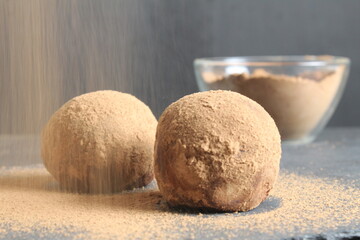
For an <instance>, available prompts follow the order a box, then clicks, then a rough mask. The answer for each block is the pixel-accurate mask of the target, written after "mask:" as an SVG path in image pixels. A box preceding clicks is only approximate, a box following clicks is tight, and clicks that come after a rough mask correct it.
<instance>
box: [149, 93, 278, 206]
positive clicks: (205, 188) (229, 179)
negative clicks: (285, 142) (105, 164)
mask: <svg viewBox="0 0 360 240" xmlns="http://www.w3.org/2000/svg"><path fill="white" fill-rule="evenodd" d="M280 157H281V144H280V136H279V132H278V129H277V128H276V125H275V123H274V121H273V119H272V118H271V117H270V115H269V114H268V113H267V112H266V111H265V110H264V109H263V108H262V107H261V106H260V105H259V104H257V103H256V102H254V101H252V100H251V99H249V98H247V97H245V96H242V95H241V94H239V93H235V92H230V91H209V92H202V93H195V94H191V95H188V96H185V97H183V98H181V99H180V100H178V101H177V102H175V103H173V104H171V105H170V106H169V107H168V108H167V109H166V110H165V111H164V113H163V114H162V115H161V117H160V120H159V124H158V127H157V132H156V141H155V177H156V180H157V182H158V186H159V189H160V191H161V193H162V194H163V196H164V198H165V199H166V200H167V202H168V203H169V204H170V205H172V206H187V207H193V208H209V209H214V210H217V211H247V210H250V209H253V208H255V207H257V206H258V205H259V204H260V203H261V202H262V201H264V200H265V199H266V197H267V196H268V195H269V191H270V190H271V189H272V187H273V185H274V182H275V180H276V177H277V175H278V172H279V163H280Z"/></svg>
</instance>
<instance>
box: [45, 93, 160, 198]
mask: <svg viewBox="0 0 360 240" xmlns="http://www.w3.org/2000/svg"><path fill="white" fill-rule="evenodd" d="M156 125H157V121H156V119H155V117H154V115H153V114H152V112H151V110H150V109H149V108H148V107H147V106H146V105H145V104H144V103H143V102H141V101H140V100H138V99H137V98H136V97H134V96H132V95H130V94H125V93H121V92H116V91H98V92H92V93H87V94H84V95H81V96H78V97H75V98H73V99H71V100H70V101H68V102H67V103H65V104H64V105H63V106H62V107H61V108H60V109H59V110H58V111H57V112H55V113H54V115H53V116H52V117H51V118H50V120H49V122H48V123H47V124H46V126H45V127H44V129H43V131H42V136H41V137H42V139H41V155H42V158H43V162H44V164H45V166H46V168H47V169H48V171H49V172H50V173H51V174H52V175H53V176H54V177H55V178H56V179H57V180H58V181H59V183H60V185H61V186H62V187H63V188H65V189H67V190H69V191H75V192H86V193H111V192H117V191H121V190H124V189H131V188H135V187H141V186H144V185H147V184H148V183H150V182H151V180H152V179H153V152H154V151H153V146H154V141H155V131H156Z"/></svg>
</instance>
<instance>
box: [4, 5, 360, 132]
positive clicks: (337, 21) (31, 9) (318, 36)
mask: <svg viewBox="0 0 360 240" xmlns="http://www.w3.org/2000/svg"><path fill="white" fill-rule="evenodd" d="M359 12H360V1H358V0H343V1H338V0H316V1H314V0H303V1H295V0H273V1H269V0H257V1H253V0H242V1H240V0H226V1H220V0H218V1H214V0H196V1H195V0H182V1H178V0H123V1H115V0H105V1H98V0H61V1H56V0H38V1H35V0H28V1H24V0H0V113H1V115H0V120H1V124H0V133H7V134H12V133H38V132H39V131H40V129H41V127H42V126H43V124H44V123H45V122H46V121H47V120H48V118H49V117H50V115H51V114H52V113H53V112H54V111H55V110H56V109H57V108H58V107H59V106H61V105H62V104H63V103H64V102H66V101H67V100H69V99H70V98H72V97H74V96H76V95H79V94H81V93H84V92H89V91H94V90H100V89H114V90H119V91H124V92H129V93H132V94H134V95H136V96H137V97H138V98H140V99H141V100H143V101H144V102H146V103H147V104H148V105H149V106H150V107H151V109H152V110H153V111H154V113H155V115H156V116H159V115H160V114H161V112H162V111H163V110H164V108H165V107H166V106H167V105H168V104H170V103H171V102H172V101H175V100H177V99H178V98H180V97H182V96H184V95H186V94H189V93H192V92H195V91H198V89H197V86H196V83H195V79H194V74H193V67H192V61H193V59H194V58H197V57H208V56H229V55H232V56H235V55H242V56H244V55H304V54H330V55H338V56H346V57H349V58H351V60H352V67H351V72H350V79H349V82H348V85H347V87H346V90H345V94H344V97H343V99H342V101H341V102H340V105H339V108H338V109H337V111H336V113H335V115H334V117H333V118H332V120H331V121H330V125H331V126H359V125H360V110H359V107H358V103H359V102H360V96H359V94H358V92H359V90H360V82H359V80H358V78H359V77H360V26H359V25H360V14H359Z"/></svg>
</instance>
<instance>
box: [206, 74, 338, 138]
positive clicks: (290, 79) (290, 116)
mask: <svg viewBox="0 0 360 240" xmlns="http://www.w3.org/2000/svg"><path fill="white" fill-rule="evenodd" d="M343 72H344V69H343V68H342V67H338V68H337V69H329V70H327V71H325V70H324V71H313V72H305V73H302V74H300V75H298V76H290V75H284V74H273V73H270V72H267V71H265V70H264V69H256V70H254V71H253V72H252V73H251V74H248V73H242V74H230V75H228V76H225V77H224V76H217V75H215V74H213V73H211V72H204V73H203V78H204V81H205V82H207V84H208V85H207V86H208V88H209V90H215V89H224V90H232V91H235V92H239V93H241V94H243V95H245V96H247V97H249V98H251V99H253V100H255V101H256V102H258V103H259V104H260V105H262V106H263V107H264V108H265V110H266V111H267V112H269V114H270V115H271V116H272V117H273V118H274V120H275V122H276V124H277V126H278V128H279V131H280V135H281V137H282V139H297V138H301V137H303V136H305V135H307V134H308V133H309V132H310V131H312V130H313V129H314V128H315V127H316V126H317V124H318V123H319V121H320V120H321V118H322V116H323V115H324V113H325V111H326V110H327V109H328V108H329V105H330V104H331V103H332V101H333V99H334V97H335V95H336V92H337V89H338V87H339V85H340V83H341V80H342V76H343Z"/></svg>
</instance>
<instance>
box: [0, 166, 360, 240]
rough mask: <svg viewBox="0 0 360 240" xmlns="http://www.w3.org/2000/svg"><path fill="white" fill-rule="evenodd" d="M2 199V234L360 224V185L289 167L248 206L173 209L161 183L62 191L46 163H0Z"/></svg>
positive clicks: (100, 234) (284, 229)
mask: <svg viewBox="0 0 360 240" xmlns="http://www.w3.org/2000/svg"><path fill="white" fill-rule="evenodd" d="M0 203H1V204H0V238H5V237H6V236H10V235H11V236H16V233H18V234H19V236H23V235H21V234H33V233H34V232H36V233H37V234H39V236H38V237H40V238H41V237H44V236H48V234H49V233H52V234H59V235H61V236H65V237H71V238H77V239H110V238H115V239H129V238H130V239H131V238H134V239H150V238H156V239H159V238H161V239H177V238H180V237H181V238H189V239H191V238H200V237H201V238H213V237H216V238H219V236H221V235H216V234H219V232H221V233H222V234H223V238H235V237H236V236H237V234H241V236H242V237H244V238H246V237H247V236H248V237H249V236H251V234H257V236H261V235H266V234H272V233H274V232H276V233H278V234H282V235H285V236H286V234H291V235H292V236H293V235H294V234H304V233H310V232H311V233H321V232H323V231H326V230H336V229H341V228H344V227H346V226H350V225H354V224H355V225H356V224H357V225H356V226H357V227H360V226H358V225H359V223H360V214H359V213H360V189H359V188H357V187H355V186H350V185H342V184H341V183H340V182H339V181H338V180H330V179H317V178H315V177H308V176H300V175H296V174H294V173H286V172H284V171H283V172H282V173H281V174H280V177H279V179H278V181H277V184H276V185H275V188H274V190H273V191H272V193H271V196H270V197H269V199H268V200H267V201H265V202H264V203H262V204H261V205H260V206H259V207H258V208H256V209H255V210H253V211H249V212H245V213H240V212H239V213H225V214H209V213H193V212H181V211H174V210H170V209H168V208H167V205H166V204H165V203H164V201H163V200H162V198H161V195H160V193H159V191H158V190H157V189H156V188H154V189H138V190H134V191H131V192H125V193H120V194H115V195H85V194H82V195H80V194H73V193H64V192H60V191H59V190H58V186H57V184H56V182H55V181H54V180H53V178H52V177H51V176H50V175H49V174H48V173H47V172H46V170H45V169H44V168H42V167H33V168H11V169H1V170H0ZM199 232H201V234H202V235H199ZM14 234H15V235H14Z"/></svg>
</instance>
